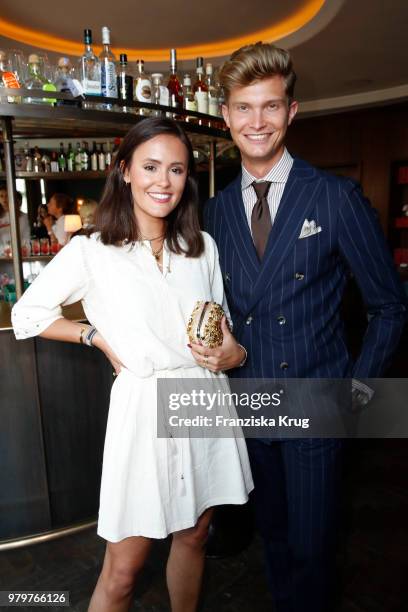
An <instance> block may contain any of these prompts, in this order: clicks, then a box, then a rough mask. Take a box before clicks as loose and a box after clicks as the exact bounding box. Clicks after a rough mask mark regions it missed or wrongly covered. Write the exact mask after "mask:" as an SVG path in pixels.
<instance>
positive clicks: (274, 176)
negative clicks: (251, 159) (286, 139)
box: [241, 148, 293, 229]
mask: <svg viewBox="0 0 408 612" xmlns="http://www.w3.org/2000/svg"><path fill="white" fill-rule="evenodd" d="M292 166H293V157H292V156H291V154H290V153H289V152H288V150H287V149H286V148H285V149H284V151H283V155H282V157H281V158H280V160H279V161H278V162H277V163H276V164H275V165H274V166H272V168H271V169H270V170H269V172H268V173H267V174H266V175H265V176H264V177H262V178H261V179H260V178H256V177H255V176H252V174H251V173H250V172H248V170H247V169H246V168H245V166H244V165H243V166H242V179H241V189H242V199H243V201H244V207H245V214H246V218H247V220H248V225H249V229H251V215H252V211H253V208H254V206H255V204H256V201H257V197H256V193H255V189H254V188H253V187H252V183H253V182H254V181H256V182H257V183H259V182H261V181H270V182H271V186H270V187H269V191H268V196H267V200H268V205H269V211H270V213H271V222H272V224H273V222H274V221H275V217H276V213H277V212H278V207H279V204H280V201H281V199H282V194H283V190H284V189H285V185H286V182H287V180H288V176H289V172H290V171H291V169H292Z"/></svg>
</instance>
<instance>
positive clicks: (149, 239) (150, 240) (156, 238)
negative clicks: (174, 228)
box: [140, 234, 166, 242]
mask: <svg viewBox="0 0 408 612" xmlns="http://www.w3.org/2000/svg"><path fill="white" fill-rule="evenodd" d="M165 235H166V234H160V236H156V237H155V238H147V237H146V236H143V235H142V234H140V238H141V239H142V240H147V241H148V242H153V240H159V238H164V236H165Z"/></svg>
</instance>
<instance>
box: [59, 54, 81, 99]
mask: <svg viewBox="0 0 408 612" xmlns="http://www.w3.org/2000/svg"><path fill="white" fill-rule="evenodd" d="M54 83H55V87H56V88H57V91H60V92H61V93H69V94H71V95H72V96H79V95H81V93H82V92H81V91H80V89H79V87H78V81H76V79H75V71H74V67H73V66H72V64H71V60H70V59H69V57H60V58H59V60H58V63H57V69H56V71H55V79H54ZM78 105H79V104H78V102H77V101H76V100H58V101H57V106H78Z"/></svg>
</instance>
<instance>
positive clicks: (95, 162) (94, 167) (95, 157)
mask: <svg viewBox="0 0 408 612" xmlns="http://www.w3.org/2000/svg"><path fill="white" fill-rule="evenodd" d="M91 170H93V171H94V172H96V171H97V170H98V150H97V148H96V142H95V141H94V143H93V147H92V153H91Z"/></svg>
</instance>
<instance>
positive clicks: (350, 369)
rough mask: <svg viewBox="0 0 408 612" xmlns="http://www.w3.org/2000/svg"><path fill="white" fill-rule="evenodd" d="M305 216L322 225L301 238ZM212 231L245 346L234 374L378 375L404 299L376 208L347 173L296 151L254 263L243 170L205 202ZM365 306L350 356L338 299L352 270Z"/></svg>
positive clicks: (401, 318) (397, 330) (400, 322)
mask: <svg viewBox="0 0 408 612" xmlns="http://www.w3.org/2000/svg"><path fill="white" fill-rule="evenodd" d="M305 219H308V220H309V221H311V220H314V221H316V225H317V226H320V227H321V228H322V230H321V231H320V232H319V233H316V234H314V235H311V236H309V237H306V238H301V239H299V234H300V232H301V229H302V226H303V223H304V221H305ZM204 226H205V229H206V230H207V231H208V232H209V233H210V234H211V235H212V236H213V238H214V239H215V241H216V243H217V246H218V250H219V256H220V264H221V270H222V273H223V278H224V284H225V289H226V294H227V299H228V303H229V306H230V310H231V315H232V319H233V322H234V334H235V336H236V337H237V339H238V341H239V342H240V343H242V344H243V345H244V346H245V347H247V349H248V354H249V358H248V361H247V364H246V366H244V367H243V368H240V369H237V370H234V371H232V375H233V376H239V377H251V378H252V377H260V378H261V377H271V378H274V377H283V376H286V377H290V378H295V377H311V378H343V377H346V376H353V377H355V378H369V377H378V376H381V374H382V372H383V371H384V368H385V367H386V365H387V363H388V361H389V359H390V357H391V355H392V353H393V351H394V349H395V348H396V345H397V343H398V340H399V338H400V335H401V332H402V329H403V326H404V323H405V320H406V299H405V297H404V293H403V290H402V286H401V283H400V281H399V278H398V275H397V273H396V271H395V267H394V264H393V261H392V257H391V254H390V252H389V249H388V246H387V244H386V242H385V238H384V235H383V232H382V230H381V227H380V224H379V222H378V219H377V215H376V212H375V210H374V209H373V208H372V207H371V205H370V204H369V202H368V200H367V199H365V198H364V196H363V194H362V192H361V189H360V187H359V186H358V185H357V184H356V183H355V182H354V181H352V180H350V179H345V178H340V177H337V176H333V175H330V174H327V173H325V172H323V171H320V170H318V169H316V168H314V167H312V166H310V165H309V164H307V163H306V162H304V161H302V160H300V159H295V161H294V164H293V167H292V170H291V172H290V175H289V178H288V181H287V184H286V186H285V190H284V193H283V196H282V200H281V202H280V205H279V209H278V213H277V216H276V219H275V222H274V224H273V227H272V230H271V233H270V236H269V240H268V244H267V247H266V251H265V255H264V258H263V260H262V262H261V263H260V262H259V260H258V258H257V254H256V251H255V248H254V245H253V241H252V237H251V234H250V231H249V227H248V222H247V219H246V217H245V212H244V205H243V202H242V194H241V175H239V176H238V177H237V179H236V180H235V181H233V182H232V183H231V184H230V185H228V186H227V187H226V189H224V190H223V191H220V192H219V193H218V194H217V196H216V197H215V198H212V199H210V200H209V201H208V202H207V204H206V205H205V208H204ZM350 270H351V272H352V273H353V274H354V276H355V278H356V281H357V283H358V285H359V287H360V290H361V292H362V295H363V298H364V301H365V303H366V305H367V309H368V326H367V331H366V334H365V337H364V342H363V347H362V350H361V353H360V355H359V357H358V359H357V360H356V362H355V363H353V362H352V360H351V358H350V355H349V353H348V351H347V348H346V344H345V339H344V329H343V323H342V320H341V317H340V303H341V299H342V295H343V291H344V287H345V284H346V282H347V278H348V275H349V272H350Z"/></svg>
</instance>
